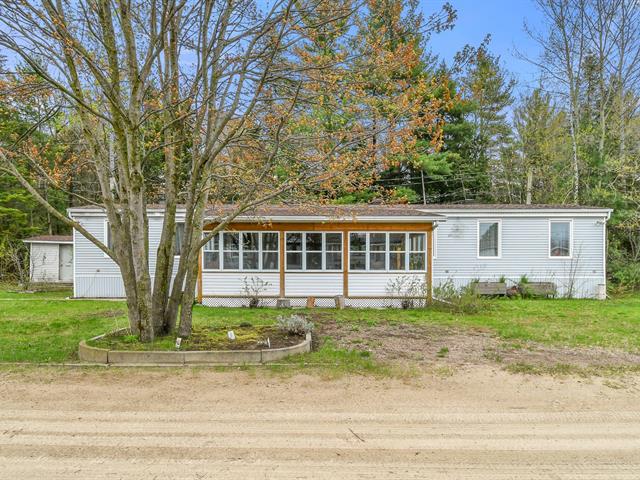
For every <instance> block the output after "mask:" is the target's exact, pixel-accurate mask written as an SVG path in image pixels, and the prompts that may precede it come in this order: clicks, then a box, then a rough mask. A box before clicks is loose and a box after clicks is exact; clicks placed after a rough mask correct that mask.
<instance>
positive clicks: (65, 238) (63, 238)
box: [22, 235, 73, 243]
mask: <svg viewBox="0 0 640 480" xmlns="http://www.w3.org/2000/svg"><path fill="white" fill-rule="evenodd" d="M22 241H23V242H31V243H38V242H59V243H67V242H68V243H72V242H73V236H71V235H37V236H35V237H29V238H25V239H24V240H22Z"/></svg>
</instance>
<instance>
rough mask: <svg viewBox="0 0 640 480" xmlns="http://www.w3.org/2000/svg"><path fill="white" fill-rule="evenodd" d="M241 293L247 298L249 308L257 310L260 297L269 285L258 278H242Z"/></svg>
mask: <svg viewBox="0 0 640 480" xmlns="http://www.w3.org/2000/svg"><path fill="white" fill-rule="evenodd" d="M242 283H243V286H242V291H243V292H244V294H245V295H246V296H247V297H249V308H257V307H259V306H260V295H261V294H262V292H264V291H265V290H266V289H267V288H269V286H270V285H271V283H270V282H265V281H264V280H262V279H261V278H260V277H251V279H249V278H247V277H244V278H243V279H242Z"/></svg>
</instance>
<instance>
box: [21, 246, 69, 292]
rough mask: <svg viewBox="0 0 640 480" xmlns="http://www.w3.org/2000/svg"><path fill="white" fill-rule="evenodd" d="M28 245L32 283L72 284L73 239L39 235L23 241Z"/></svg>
mask: <svg viewBox="0 0 640 480" xmlns="http://www.w3.org/2000/svg"><path fill="white" fill-rule="evenodd" d="M24 243H26V244H28V245H29V259H30V260H29V265H30V267H29V268H30V274H31V281H32V282H46V283H72V282H73V237H72V236H71V235H40V236H37V237H31V238H27V239H25V240H24Z"/></svg>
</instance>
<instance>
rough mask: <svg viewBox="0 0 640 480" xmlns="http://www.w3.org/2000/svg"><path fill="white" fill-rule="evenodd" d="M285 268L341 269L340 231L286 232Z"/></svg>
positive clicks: (304, 269) (306, 269)
mask: <svg viewBox="0 0 640 480" xmlns="http://www.w3.org/2000/svg"><path fill="white" fill-rule="evenodd" d="M286 261H287V270H301V271H309V270H311V271H314V270H316V271H322V270H337V271H340V270H342V233H340V232H335V233H333V232H287V237H286Z"/></svg>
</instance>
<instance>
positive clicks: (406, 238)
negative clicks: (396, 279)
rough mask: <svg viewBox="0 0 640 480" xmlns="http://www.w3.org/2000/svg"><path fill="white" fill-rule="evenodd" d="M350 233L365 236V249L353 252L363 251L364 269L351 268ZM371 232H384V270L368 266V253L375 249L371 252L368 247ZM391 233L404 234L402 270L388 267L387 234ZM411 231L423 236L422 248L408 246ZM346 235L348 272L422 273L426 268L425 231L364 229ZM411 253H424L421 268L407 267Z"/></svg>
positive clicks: (389, 255) (426, 239) (389, 256)
mask: <svg viewBox="0 0 640 480" xmlns="http://www.w3.org/2000/svg"><path fill="white" fill-rule="evenodd" d="M352 233H356V234H363V235H364V236H365V249H364V250H361V251H358V252H354V253H364V254H365V269H364V270H361V269H358V270H356V269H351V234H352ZM371 233H384V234H385V241H386V249H385V250H384V254H385V257H384V266H385V268H384V270H378V269H376V270H373V269H371V266H370V254H371V253H376V251H374V252H372V251H371V248H370V244H369V235H370V234H371ZM391 233H402V234H404V247H405V249H404V251H403V253H404V269H402V270H395V269H391V268H389V260H390V258H391V253H392V252H391V250H390V249H389V234H391ZM412 233H418V234H421V235H423V238H424V250H411V248H410V243H409V235H411V234H412ZM347 235H349V242H348V247H349V255H348V259H347V260H348V262H349V273H362V272H373V273H384V272H387V273H407V274H410V273H424V272H426V271H427V269H428V265H427V263H428V262H427V241H428V235H427V234H426V232H384V231H366V232H361V231H350V232H347ZM378 253H383V252H382V251H378ZM412 253H422V254H424V268H423V269H419V270H410V269H409V265H410V263H411V262H410V256H411V254H412Z"/></svg>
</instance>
